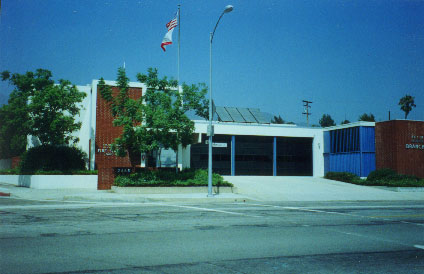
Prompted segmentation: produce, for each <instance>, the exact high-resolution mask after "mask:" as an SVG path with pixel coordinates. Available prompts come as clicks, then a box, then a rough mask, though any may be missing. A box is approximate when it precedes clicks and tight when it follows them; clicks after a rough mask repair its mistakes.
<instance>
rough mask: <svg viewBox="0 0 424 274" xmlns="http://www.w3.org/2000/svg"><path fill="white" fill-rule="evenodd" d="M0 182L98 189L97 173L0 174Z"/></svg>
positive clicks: (48, 187) (41, 186)
mask: <svg viewBox="0 0 424 274" xmlns="http://www.w3.org/2000/svg"><path fill="white" fill-rule="evenodd" d="M0 182H3V183H8V184H12V185H16V186H22V187H29V188H35V189H72V188H78V189H97V175H0Z"/></svg>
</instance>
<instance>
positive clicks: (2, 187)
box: [0, 182, 251, 203]
mask: <svg viewBox="0 0 424 274" xmlns="http://www.w3.org/2000/svg"><path fill="white" fill-rule="evenodd" d="M0 193H3V194H5V195H2V196H6V197H7V196H8V194H10V198H20V199H28V200H45V201H79V202H84V201H86V202H138V203H146V202H178V203H215V202H226V203H228V202H243V201H248V200H251V199H249V198H248V197H246V196H244V195H239V194H233V193H221V194H219V195H214V196H213V197H207V193H189V194H119V193H114V192H112V191H111V190H90V189H32V188H26V187H18V186H15V185H12V184H7V183H1V182H0Z"/></svg>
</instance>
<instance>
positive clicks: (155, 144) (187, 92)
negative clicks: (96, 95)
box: [99, 68, 208, 169]
mask: <svg viewBox="0 0 424 274" xmlns="http://www.w3.org/2000/svg"><path fill="white" fill-rule="evenodd" d="M137 79H138V80H139V81H140V82H141V83H144V84H146V86H147V89H146V90H145V91H144V94H143V95H142V96H141V97H140V98H139V99H132V98H130V96H129V79H128V77H127V76H126V73H125V69H123V68H119V69H118V77H117V83H118V90H119V93H118V94H117V95H116V96H113V94H112V90H111V88H110V87H109V86H106V85H105V82H104V80H103V78H101V79H100V82H99V89H100V94H101V96H102V97H103V98H104V99H105V100H106V101H108V102H109V103H110V106H111V113H112V116H113V117H114V121H113V124H114V126H120V127H122V128H123V132H122V134H121V135H120V136H119V137H118V138H116V139H115V141H114V143H113V144H112V149H113V150H114V151H115V152H116V154H117V155H118V156H121V157H125V156H126V155H128V156H129V158H130V162H131V165H132V166H133V169H134V168H135V165H136V164H137V161H138V159H139V155H140V154H141V153H145V154H147V155H152V154H153V152H157V151H160V150H161V149H173V150H174V151H177V150H178V146H179V145H180V144H181V145H182V146H183V147H186V146H187V145H189V144H191V143H192V142H193V135H192V134H193V132H194V123H193V122H192V121H191V120H190V119H189V118H188V117H187V116H186V114H185V113H186V112H187V111H189V110H194V111H195V112H196V114H197V115H199V116H202V117H207V114H208V113H207V104H208V100H205V99H204V95H205V94H206V92H207V89H206V87H205V86H204V85H202V84H200V85H191V86H189V85H186V84H183V86H182V91H181V92H180V91H179V90H178V83H177V81H175V80H168V79H167V77H164V78H162V79H160V78H158V72H157V69H152V68H150V69H148V73H147V74H140V73H139V74H137ZM147 164H149V163H147Z"/></svg>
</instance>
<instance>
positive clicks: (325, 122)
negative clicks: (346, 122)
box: [319, 114, 336, 127]
mask: <svg viewBox="0 0 424 274" xmlns="http://www.w3.org/2000/svg"><path fill="white" fill-rule="evenodd" d="M319 124H320V125H321V127H331V126H335V125H336V124H335V123H334V120H333V118H331V116H330V114H323V115H322V117H321V119H319Z"/></svg>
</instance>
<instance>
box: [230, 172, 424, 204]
mask: <svg viewBox="0 0 424 274" xmlns="http://www.w3.org/2000/svg"><path fill="white" fill-rule="evenodd" d="M224 178H225V180H227V181H228V182H231V183H233V184H234V185H235V186H236V187H237V188H238V193H239V194H241V195H245V196H248V197H250V198H252V199H256V200H261V201H360V200H368V201H372V200H424V192H395V191H392V190H386V189H380V188H376V187H368V186H358V185H353V184H348V183H343V182H338V181H332V180H327V179H324V178H316V177H296V176H293V177H292V176H290V177H289V176H275V177H274V176H224Z"/></svg>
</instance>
